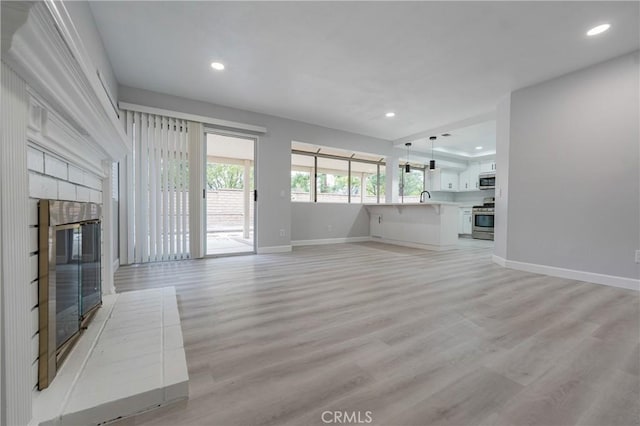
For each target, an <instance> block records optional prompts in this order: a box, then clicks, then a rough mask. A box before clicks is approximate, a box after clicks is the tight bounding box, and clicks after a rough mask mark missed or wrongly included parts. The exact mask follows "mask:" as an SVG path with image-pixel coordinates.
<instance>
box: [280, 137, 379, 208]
mask: <svg viewBox="0 0 640 426" xmlns="http://www.w3.org/2000/svg"><path fill="white" fill-rule="evenodd" d="M292 146H293V149H292V153H291V201H303V202H319V203H378V202H381V203H384V194H385V186H384V183H385V182H384V181H385V166H384V162H382V158H380V157H373V156H367V155H366V154H354V153H350V152H347V151H341V150H337V149H333V148H331V149H329V148H323V147H318V146H314V145H307V144H300V143H295V142H294V143H293V144H292ZM299 148H300V149H299Z"/></svg>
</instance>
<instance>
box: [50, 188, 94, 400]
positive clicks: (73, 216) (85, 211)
mask: <svg viewBox="0 0 640 426" xmlns="http://www.w3.org/2000/svg"><path fill="white" fill-rule="evenodd" d="M101 219H102V207H101V205H99V204H96V203H81V202H76V201H57V200H40V201H39V202H38V318H39V319H38V331H39V349H38V355H39V358H38V389H40V390H42V389H46V388H47V387H48V386H49V384H50V383H51V381H52V380H53V378H54V377H55V375H56V372H57V370H58V367H59V366H60V364H61V363H62V361H63V360H64V358H65V356H66V355H67V354H68V353H69V351H70V350H71V348H72V347H73V345H74V344H75V342H76V341H77V339H78V337H79V336H80V334H81V332H82V329H83V328H84V327H86V324H87V323H88V322H89V321H90V320H91V317H92V314H93V313H94V312H95V310H96V309H97V308H98V307H100V305H101V304H102V299H101V295H100V303H99V304H97V305H96V306H95V307H93V308H92V309H91V312H86V315H83V316H82V317H79V319H78V320H79V321H82V322H81V324H80V326H79V328H78V332H76V333H75V334H74V335H73V336H71V338H69V339H68V340H67V341H66V342H64V343H63V344H62V345H60V346H59V347H58V343H57V340H56V338H57V335H56V332H57V328H56V320H57V318H56V264H57V260H56V234H57V231H59V230H64V229H71V228H74V227H79V226H81V225H87V224H94V223H100V221H101ZM98 243H99V242H98ZM82 255H83V253H80V256H82ZM79 268H80V266H79ZM79 285H81V284H80V283H79ZM79 291H80V293H79V297H81V296H82V293H81V292H82V289H80V290H79ZM100 293H101V292H100Z"/></svg>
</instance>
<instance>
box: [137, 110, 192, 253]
mask: <svg viewBox="0 0 640 426" xmlns="http://www.w3.org/2000/svg"><path fill="white" fill-rule="evenodd" d="M126 132H127V135H129V136H130V137H131V142H132V145H133V156H134V158H133V161H134V162H133V164H134V167H133V169H134V170H133V174H134V179H133V182H134V185H132V188H129V190H132V191H134V197H133V199H134V217H135V223H134V224H133V226H134V235H135V240H134V261H135V262H136V263H145V262H155V261H164V260H176V259H186V258H188V257H189V204H188V203H189V149H188V145H189V144H188V139H187V121H186V120H179V119H176V118H170V117H164V116H160V115H153V114H147V113H141V112H133V111H126Z"/></svg>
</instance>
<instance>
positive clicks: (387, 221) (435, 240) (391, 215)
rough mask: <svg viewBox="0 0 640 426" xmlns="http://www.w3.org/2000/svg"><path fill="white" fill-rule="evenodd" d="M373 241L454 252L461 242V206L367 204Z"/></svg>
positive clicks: (438, 202) (429, 202) (440, 203)
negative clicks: (459, 231)
mask: <svg viewBox="0 0 640 426" xmlns="http://www.w3.org/2000/svg"><path fill="white" fill-rule="evenodd" d="M365 208H366V209H367V212H368V213H369V223H370V235H371V238H372V240H373V241H380V242H384V243H389V244H397V245H402V246H408V247H415V248H423V249H429V250H450V249H453V248H455V247H456V244H457V242H458V208H459V206H458V204H456V203H451V202H444V201H443V202H440V201H426V202H424V203H391V204H365Z"/></svg>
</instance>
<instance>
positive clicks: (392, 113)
mask: <svg viewBox="0 0 640 426" xmlns="http://www.w3.org/2000/svg"><path fill="white" fill-rule="evenodd" d="M384 116H385V117H387V118H391V117H395V116H396V113H395V112H388V113H386V114H385V115H384Z"/></svg>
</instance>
